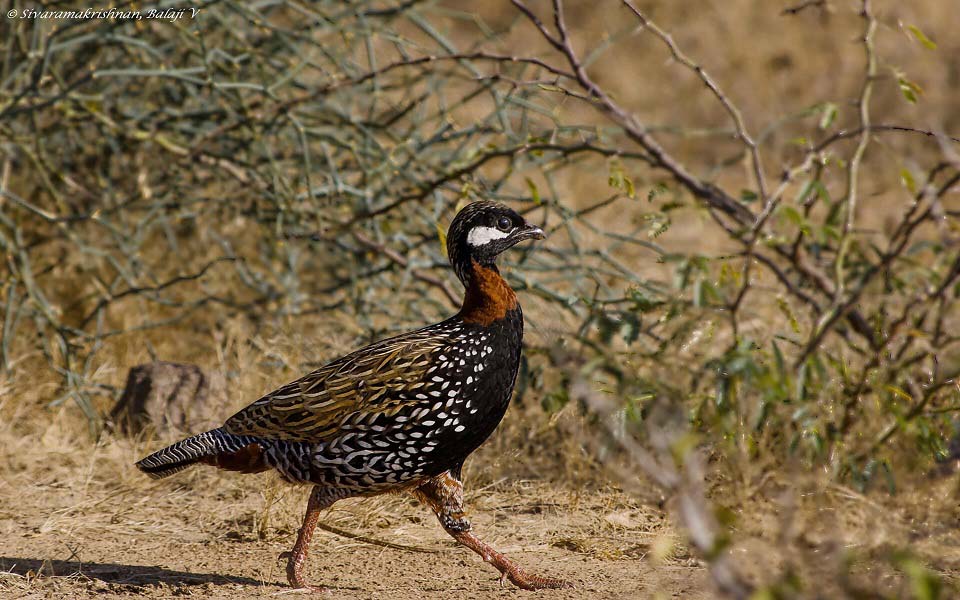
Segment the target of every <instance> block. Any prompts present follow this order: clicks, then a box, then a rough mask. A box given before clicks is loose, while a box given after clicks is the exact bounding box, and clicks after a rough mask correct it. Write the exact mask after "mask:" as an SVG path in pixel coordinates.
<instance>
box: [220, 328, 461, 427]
mask: <svg viewBox="0 0 960 600" xmlns="http://www.w3.org/2000/svg"><path fill="white" fill-rule="evenodd" d="M439 333H440V334H438V332H437V331H435V330H432V328H425V329H421V330H418V331H413V332H410V333H406V334H403V335H400V336H397V337H394V338H390V339H387V340H383V341H380V342H377V343H375V344H372V345H370V346H367V347H365V348H362V349H360V350H357V351H356V352H353V353H352V354H348V355H347V356H344V357H342V358H339V359H337V360H335V361H333V362H331V363H329V364H327V365H324V366H323V367H321V368H319V369H317V370H316V371H314V372H312V373H310V374H308V375H306V376H304V377H302V378H300V379H298V380H296V381H294V382H291V383H288V384H287V385H285V386H283V387H281V388H280V389H278V390H275V391H273V392H271V393H269V394H267V395H266V396H264V397H263V398H260V399H259V400H257V401H256V402H254V403H253V404H251V405H249V406H247V407H246V408H244V409H243V410H241V411H240V412H238V413H237V414H235V415H233V416H232V417H230V418H229V419H227V422H226V423H224V425H223V428H224V429H225V430H226V431H227V432H229V433H233V434H237V435H254V436H259V437H266V438H271V439H284V440H293V441H309V442H315V443H319V442H323V441H329V440H332V439H334V438H335V437H337V435H338V433H340V432H342V431H343V430H345V429H354V430H356V429H364V428H365V427H372V426H373V425H374V422H375V421H376V420H377V419H378V418H381V419H389V418H390V417H392V416H394V415H396V414H397V413H398V412H399V411H401V410H402V409H404V408H405V407H407V406H410V405H412V404H417V403H420V402H421V400H419V399H417V396H418V395H420V394H419V390H420V389H421V388H423V387H424V386H425V385H427V383H426V380H427V377H426V375H427V371H428V369H429V368H430V366H431V364H432V363H433V362H434V360H435V358H436V357H437V356H438V355H440V354H441V353H442V349H443V348H444V347H445V346H446V345H447V342H448V341H449V339H448V337H447V336H445V335H442V332H439Z"/></svg>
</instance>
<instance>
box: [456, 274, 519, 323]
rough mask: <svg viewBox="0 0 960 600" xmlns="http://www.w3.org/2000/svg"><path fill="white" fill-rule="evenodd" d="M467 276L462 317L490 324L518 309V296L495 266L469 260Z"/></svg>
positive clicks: (466, 319)
mask: <svg viewBox="0 0 960 600" xmlns="http://www.w3.org/2000/svg"><path fill="white" fill-rule="evenodd" d="M464 275H466V277H464V278H463V280H464V281H463V283H464V285H465V286H466V288H467V291H466V293H465V294H464V296H463V307H462V308H461V309H460V318H461V319H463V320H464V321H465V322H467V323H475V324H477V325H490V324H491V323H493V322H495V321H499V320H500V319H503V318H504V317H506V315H507V312H509V311H511V310H514V309H516V308H517V306H518V303H517V295H516V294H515V293H514V292H513V289H512V288H511V287H510V284H508V283H507V282H506V280H505V279H504V278H503V277H502V276H501V275H500V271H498V270H497V267H496V265H492V264H490V265H483V264H480V263H478V262H476V261H470V265H469V266H467V267H466V268H465V269H464Z"/></svg>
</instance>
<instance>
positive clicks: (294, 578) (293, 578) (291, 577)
mask: <svg viewBox="0 0 960 600" xmlns="http://www.w3.org/2000/svg"><path fill="white" fill-rule="evenodd" d="M284 559H286V561H287V582H288V583H289V584H290V587H291V588H292V589H290V590H288V593H322V592H329V591H330V589H329V588H327V587H325V586H322V585H310V584H309V583H307V578H306V577H304V575H303V563H304V562H305V559H306V556H305V555H300V556H297V555H296V554H294V553H293V552H281V553H280V556H278V557H277V560H284Z"/></svg>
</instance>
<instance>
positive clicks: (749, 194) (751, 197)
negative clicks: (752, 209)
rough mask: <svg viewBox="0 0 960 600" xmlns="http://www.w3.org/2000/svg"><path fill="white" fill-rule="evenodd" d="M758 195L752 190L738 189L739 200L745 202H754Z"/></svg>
mask: <svg viewBox="0 0 960 600" xmlns="http://www.w3.org/2000/svg"><path fill="white" fill-rule="evenodd" d="M758 197H759V196H757V193H756V192H755V191H753V190H740V201H741V202H743V203H745V204H750V203H751V202H756V201H757V198H758Z"/></svg>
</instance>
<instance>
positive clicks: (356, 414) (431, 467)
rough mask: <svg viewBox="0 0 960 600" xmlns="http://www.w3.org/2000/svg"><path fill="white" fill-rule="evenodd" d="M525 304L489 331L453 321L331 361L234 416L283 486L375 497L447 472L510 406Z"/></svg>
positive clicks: (229, 426)
mask: <svg viewBox="0 0 960 600" xmlns="http://www.w3.org/2000/svg"><path fill="white" fill-rule="evenodd" d="M522 332H523V317H522V314H521V312H520V308H519V305H517V306H515V307H514V308H513V309H511V310H510V311H508V312H507V313H506V314H504V316H503V318H500V319H497V320H495V321H494V322H491V323H483V324H481V323H476V322H470V321H469V320H465V319H464V318H463V317H462V315H457V316H455V317H452V318H450V319H447V320H446V321H443V322H441V323H438V324H436V325H431V326H429V327H425V328H423V329H419V330H417V331H413V332H410V333H406V334H403V335H400V336H397V337H394V338H390V339H387V340H383V341H380V342H377V343H375V344H372V345H370V346H367V347H365V348H362V349H360V350H357V351H355V352H353V353H351V354H349V355H347V356H344V357H342V358H340V359H338V360H335V361H333V362H331V363H329V364H327V365H325V366H324V367H321V368H320V369H318V370H316V371H314V372H313V373H310V374H308V375H307V376H305V377H303V378H301V379H299V380H297V381H294V382H292V383H290V384H288V385H285V386H283V387H282V388H280V389H278V390H276V391H275V392H273V393H271V394H268V395H266V396H264V397H263V398H261V399H259V400H257V401H256V402H254V403H253V404H251V405H250V406H248V407H246V408H244V409H243V410H241V411H240V412H238V413H237V414H236V415H234V416H232V417H231V418H230V419H228V420H227V422H226V423H225V424H224V426H223V427H222V430H223V431H225V432H226V433H227V434H230V435H233V436H237V437H242V438H244V439H249V438H257V439H259V440H262V442H260V445H261V446H263V447H264V450H265V451H264V460H265V461H266V463H267V464H269V465H270V466H273V467H275V468H277V469H278V470H279V471H280V472H281V473H283V474H284V475H285V476H286V477H287V478H289V479H292V480H299V481H309V482H312V483H315V484H321V485H327V486H331V487H338V488H346V489H351V490H353V491H356V492H358V493H366V492H378V491H382V490H383V489H384V488H389V487H393V486H401V485H405V484H407V483H409V482H413V481H416V480H418V479H421V478H423V477H428V476H433V475H436V474H438V473H441V472H443V471H445V470H448V469H451V468H459V466H460V465H461V464H462V462H463V460H464V459H465V458H466V456H467V455H469V454H470V453H471V452H473V451H474V450H475V449H476V448H477V447H478V446H479V445H480V444H482V443H483V441H484V440H486V439H487V437H489V435H490V434H491V433H492V432H493V430H494V429H495V428H496V426H497V425H498V424H499V422H500V420H501V419H502V418H503V415H504V412H505V411H506V408H507V406H508V404H509V400H510V395H511V393H512V391H513V385H514V381H515V378H516V374H517V369H518V366H519V359H520V347H521V342H522V335H523V333H522Z"/></svg>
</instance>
